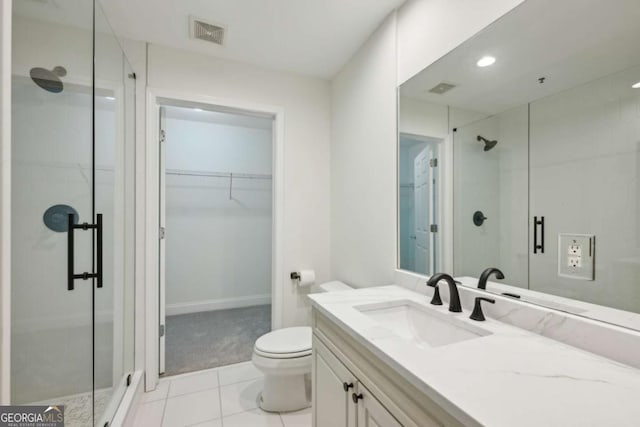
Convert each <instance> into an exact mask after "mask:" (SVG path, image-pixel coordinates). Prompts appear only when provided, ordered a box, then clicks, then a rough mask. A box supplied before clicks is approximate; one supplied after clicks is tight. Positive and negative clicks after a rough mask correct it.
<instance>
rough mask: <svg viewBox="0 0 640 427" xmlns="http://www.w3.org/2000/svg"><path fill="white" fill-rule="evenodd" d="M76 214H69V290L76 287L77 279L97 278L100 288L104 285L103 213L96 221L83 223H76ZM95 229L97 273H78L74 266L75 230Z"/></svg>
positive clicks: (98, 215)
mask: <svg viewBox="0 0 640 427" xmlns="http://www.w3.org/2000/svg"><path fill="white" fill-rule="evenodd" d="M73 220H74V214H72V213H70V214H69V216H68V223H67V225H68V228H67V290H69V291H72V290H73V289H74V281H75V280H76V279H82V280H89V279H93V278H95V279H96V282H97V286H98V287H99V288H101V287H102V277H103V276H102V214H97V215H96V223H95V224H89V223H86V222H84V223H82V224H74V221H73ZM75 229H80V230H85V231H86V230H93V229H95V230H96V232H97V243H98V245H97V258H98V259H97V261H96V264H97V269H96V270H97V273H88V272H84V273H80V274H76V273H75V272H74V271H75V266H74V256H75V247H74V245H75V244H74V237H75V236H74V230H75Z"/></svg>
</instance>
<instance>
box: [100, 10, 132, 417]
mask: <svg viewBox="0 0 640 427" xmlns="http://www.w3.org/2000/svg"><path fill="white" fill-rule="evenodd" d="M94 32H95V50H94V61H95V62H94V64H95V65H94V66H95V80H94V85H95V86H94V87H95V91H94V103H95V104H94V105H95V110H94V129H95V134H94V153H95V159H94V162H95V213H96V216H97V215H98V214H100V215H102V221H103V228H104V233H103V241H102V245H103V246H102V256H103V259H102V266H103V271H104V277H103V284H102V286H97V287H96V289H95V294H94V297H95V300H94V304H95V313H94V336H95V339H94V421H95V425H98V426H103V425H105V423H106V422H108V421H109V420H111V419H112V418H113V415H114V414H115V411H116V410H117V408H118V405H119V404H120V401H121V399H122V396H123V395H124V392H125V390H126V387H127V385H128V382H129V378H128V377H129V374H130V373H131V372H132V371H133V301H134V295H133V290H134V284H133V281H134V265H133V260H134V236H135V233H134V221H135V218H134V201H135V200H134V199H135V193H134V191H135V188H134V168H135V165H134V160H135V157H134V156H135V152H134V149H135V144H134V142H135V127H134V124H135V120H134V119H135V114H134V104H135V75H134V72H133V70H132V68H131V66H130V64H129V63H128V61H127V59H126V57H125V55H124V53H123V51H122V49H121V47H120V44H119V43H118V40H117V38H116V37H115V36H114V34H113V32H112V30H111V28H110V26H109V23H108V21H107V20H106V17H105V15H104V13H103V11H102V9H101V6H100V3H99V2H96V10H95V28H94ZM96 219H97V218H96ZM97 249H98V248H97V247H96V253H97ZM97 261H98V260H97V259H96V262H97Z"/></svg>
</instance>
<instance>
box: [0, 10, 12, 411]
mask: <svg viewBox="0 0 640 427" xmlns="http://www.w3.org/2000/svg"><path fill="white" fill-rule="evenodd" d="M11 5H12V2H10V1H3V2H1V3H0V206H1V208H0V405H8V404H9V402H10V399H11V390H10V389H11V382H10V376H11V246H10V244H11V213H10V206H11V90H10V88H11Z"/></svg>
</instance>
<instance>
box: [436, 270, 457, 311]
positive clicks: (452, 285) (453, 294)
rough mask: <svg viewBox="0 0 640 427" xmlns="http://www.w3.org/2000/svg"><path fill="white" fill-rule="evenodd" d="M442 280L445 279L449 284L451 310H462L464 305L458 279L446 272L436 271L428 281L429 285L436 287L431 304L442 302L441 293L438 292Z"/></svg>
mask: <svg viewBox="0 0 640 427" xmlns="http://www.w3.org/2000/svg"><path fill="white" fill-rule="evenodd" d="M440 280H444V281H445V282H447V284H448V285H449V311H453V312H454V313H460V312H462V307H461V306H460V294H458V287H457V286H456V281H455V280H453V277H451V276H449V275H448V274H446V273H436V274H434V275H433V276H431V277H430V278H429V280H428V281H427V286H431V287H432V288H435V291H434V294H433V299H432V300H431V304H434V305H441V304H442V301H440V293H439V292H438V282H439V281H440ZM438 302H440V304H438Z"/></svg>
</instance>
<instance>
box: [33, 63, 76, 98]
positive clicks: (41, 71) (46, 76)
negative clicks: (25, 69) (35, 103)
mask: <svg viewBox="0 0 640 427" xmlns="http://www.w3.org/2000/svg"><path fill="white" fill-rule="evenodd" d="M66 75H67V69H66V68H64V67H63V66H61V65H57V66H56V67H54V68H53V70H47V69H46V68H42V67H33V68H32V69H31V70H30V71H29V76H31V80H33V82H34V83H35V84H37V85H38V86H40V87H41V88H42V89H44V90H46V91H47V92H51V93H60V92H62V90H63V89H64V85H63V84H62V80H61V79H60V77H64V76H66Z"/></svg>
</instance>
